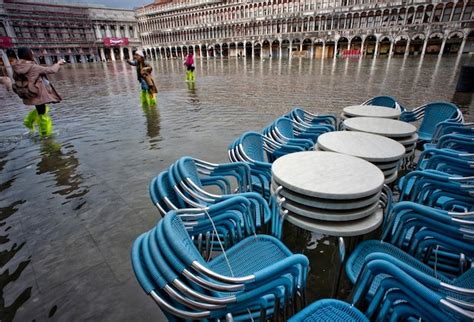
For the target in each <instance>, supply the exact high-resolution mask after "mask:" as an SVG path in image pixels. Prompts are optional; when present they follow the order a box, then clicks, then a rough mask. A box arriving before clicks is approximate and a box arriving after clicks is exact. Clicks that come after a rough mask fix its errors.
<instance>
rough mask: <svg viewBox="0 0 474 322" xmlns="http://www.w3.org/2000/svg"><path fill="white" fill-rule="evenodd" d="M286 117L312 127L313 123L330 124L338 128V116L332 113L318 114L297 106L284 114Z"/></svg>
mask: <svg viewBox="0 0 474 322" xmlns="http://www.w3.org/2000/svg"><path fill="white" fill-rule="evenodd" d="M284 116H285V117H287V118H289V119H292V120H294V121H296V122H297V123H299V124H301V125H303V126H305V127H310V126H311V125H317V124H319V125H330V126H332V127H333V129H336V128H337V118H336V117H335V116H334V115H332V114H320V115H316V114H313V113H311V112H308V111H305V110H304V109H302V108H299V107H295V108H294V109H292V110H291V111H290V112H288V113H287V114H285V115H284Z"/></svg>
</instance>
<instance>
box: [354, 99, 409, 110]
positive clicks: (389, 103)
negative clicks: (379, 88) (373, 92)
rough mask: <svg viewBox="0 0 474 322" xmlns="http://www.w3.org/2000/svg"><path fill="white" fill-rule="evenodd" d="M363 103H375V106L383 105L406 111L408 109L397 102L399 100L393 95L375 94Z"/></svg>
mask: <svg viewBox="0 0 474 322" xmlns="http://www.w3.org/2000/svg"><path fill="white" fill-rule="evenodd" d="M361 105H375V106H383V107H389V108H394V109H396V110H397V111H400V112H405V111H406V109H405V108H404V107H403V106H401V105H400V103H398V102H397V100H396V99H395V98H394V97H392V96H374V97H372V98H369V99H368V100H367V101H365V102H364V103H362V104H361Z"/></svg>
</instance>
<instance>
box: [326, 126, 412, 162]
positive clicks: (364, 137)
mask: <svg viewBox="0 0 474 322" xmlns="http://www.w3.org/2000/svg"><path fill="white" fill-rule="evenodd" d="M317 147H318V148H319V149H321V150H322V151H331V152H338V153H342V154H348V155H352V156H355V157H358V158H361V159H364V160H367V161H370V162H389V161H399V160H401V158H402V157H403V155H404V154H405V148H404V147H403V145H401V144H400V143H398V142H397V141H395V140H392V139H390V138H387V137H384V136H381V135H376V134H371V133H364V132H353V131H337V132H328V133H324V134H322V135H320V136H319V137H318V143H317Z"/></svg>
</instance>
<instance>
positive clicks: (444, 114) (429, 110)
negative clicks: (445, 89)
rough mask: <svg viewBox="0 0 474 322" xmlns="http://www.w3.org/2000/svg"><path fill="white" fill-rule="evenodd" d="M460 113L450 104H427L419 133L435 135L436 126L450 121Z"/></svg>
mask: <svg viewBox="0 0 474 322" xmlns="http://www.w3.org/2000/svg"><path fill="white" fill-rule="evenodd" d="M458 113H459V109H458V108H457V106H456V105H454V104H452V103H448V102H433V103H429V104H426V106H425V115H424V117H423V121H422V122H421V125H420V128H419V132H422V133H424V134H430V135H433V133H434V131H435V129H436V125H437V124H438V123H440V122H443V121H446V120H449V119H451V118H453V117H455V116H457V115H458Z"/></svg>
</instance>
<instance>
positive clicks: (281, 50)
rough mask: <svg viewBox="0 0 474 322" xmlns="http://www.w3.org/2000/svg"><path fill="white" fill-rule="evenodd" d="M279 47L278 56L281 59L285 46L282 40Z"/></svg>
mask: <svg viewBox="0 0 474 322" xmlns="http://www.w3.org/2000/svg"><path fill="white" fill-rule="evenodd" d="M278 49H279V57H278V58H280V59H281V55H282V54H283V48H282V46H281V41H280V42H279V47H278Z"/></svg>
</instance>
